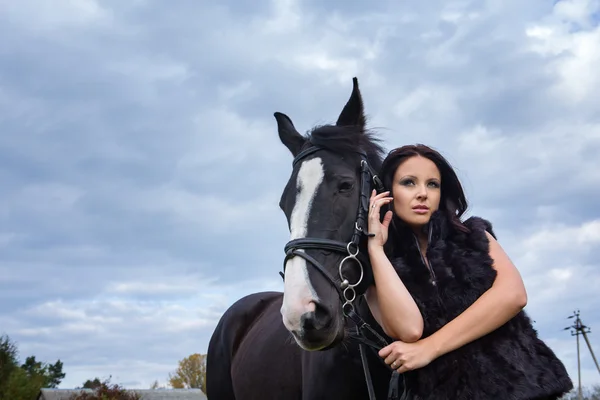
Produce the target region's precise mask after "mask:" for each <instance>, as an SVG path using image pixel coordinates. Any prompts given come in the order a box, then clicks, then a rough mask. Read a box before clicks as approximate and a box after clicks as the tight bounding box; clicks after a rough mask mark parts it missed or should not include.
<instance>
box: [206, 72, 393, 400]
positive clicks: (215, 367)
mask: <svg viewBox="0 0 600 400" xmlns="http://www.w3.org/2000/svg"><path fill="white" fill-rule="evenodd" d="M275 118H276V120H277V125H278V132H279V137H280V139H281V141H282V143H283V144H284V145H285V146H286V147H287V148H288V149H289V150H290V152H291V153H292V155H293V156H294V161H293V163H292V166H293V169H292V173H291V175H290V178H289V181H288V183H287V185H286V187H285V189H284V190H283V193H282V196H281V200H280V208H281V209H282V211H283V212H284V214H285V216H286V219H287V221H288V225H289V229H290V241H289V242H288V243H287V244H286V246H285V253H286V255H285V258H284V271H283V274H282V276H283V277H284V292H283V293H279V292H262V293H255V294H251V295H248V296H246V297H244V298H242V299H240V300H238V301H237V302H235V303H234V304H233V305H232V306H231V307H230V308H229V309H228V310H227V311H226V312H225V313H224V315H223V316H222V317H221V319H220V321H219V323H218V325H217V327H216V329H215V331H214V333H213V335H212V337H211V340H210V343H209V347H208V354H207V375H206V390H207V397H208V399H209V400H250V399H262V400H269V399H278V400H279V399H286V400H287V399H297V400H309V399H310V400H318V399H328V400H331V399H345V400H353V399H356V400H359V399H360V400H364V399H369V398H371V399H372V398H373V393H370V394H369V392H368V389H367V388H368V385H367V380H369V381H372V388H373V391H374V392H375V393H374V394H375V398H376V399H385V398H387V397H386V396H387V394H388V384H389V383H390V378H391V376H392V372H391V370H390V369H389V368H388V367H387V366H386V365H385V364H384V363H383V362H382V360H381V359H380V357H379V356H378V355H377V354H373V353H372V352H370V351H369V349H367V348H365V347H363V348H362V349H363V356H365V353H366V356H365V357H362V358H361V353H360V351H359V346H358V345H357V343H356V342H353V341H351V340H350V336H351V335H349V333H354V332H355V330H356V331H357V333H360V334H363V336H361V337H362V338H363V339H364V340H363V343H366V344H369V343H367V342H368V340H367V341H365V340H366V339H367V338H366V337H365V336H364V332H365V331H368V332H371V333H372V334H374V337H375V338H376V341H378V342H379V343H381V342H383V343H384V344H385V343H387V341H388V340H389V338H388V337H387V336H385V335H384V333H383V330H382V329H381V327H380V326H379V325H378V324H377V322H376V320H375V318H374V317H373V315H372V314H371V312H370V309H369V306H368V305H367V303H366V300H365V299H364V296H363V295H364V293H365V291H366V290H367V288H368V287H369V285H372V284H373V274H372V270H371V266H370V262H369V258H368V254H367V248H366V236H365V234H366V232H367V223H366V215H367V213H368V198H369V196H370V193H371V189H372V188H373V187H374V186H378V185H376V184H377V183H379V181H377V179H376V178H375V173H374V171H377V170H378V169H379V167H380V166H381V158H382V157H381V156H382V153H383V150H382V149H381V147H379V145H378V144H377V143H376V140H375V139H374V138H373V137H372V136H371V135H370V134H368V133H367V132H366V131H365V116H364V109H363V103H362V98H361V95H360V92H359V89H358V83H357V80H356V78H354V88H353V91H352V94H351V96H350V99H349V100H348V102H347V103H346V105H345V106H344V108H343V110H342V112H341V113H340V115H339V117H338V120H337V122H336V124H335V125H325V126H323V127H319V128H315V129H313V130H312V132H311V135H310V138H308V137H303V136H302V135H300V134H299V133H298V132H297V130H296V129H295V127H294V125H293V123H292V121H291V119H290V118H289V117H287V116H286V115H285V114H282V113H275ZM371 181H373V182H371ZM379 190H381V188H379ZM361 318H362V321H361ZM363 322H366V324H367V325H365V324H364V323H363ZM356 323H358V325H359V326H361V330H357V329H356V326H357V325H356ZM370 327H372V329H373V331H370V330H369V329H370ZM371 340H372V339H371ZM371 345H372V342H371ZM377 346H381V344H378V345H377ZM372 347H373V346H372ZM363 367H368V374H367V375H366V376H365V372H364V370H363ZM366 378H367V379H366Z"/></svg>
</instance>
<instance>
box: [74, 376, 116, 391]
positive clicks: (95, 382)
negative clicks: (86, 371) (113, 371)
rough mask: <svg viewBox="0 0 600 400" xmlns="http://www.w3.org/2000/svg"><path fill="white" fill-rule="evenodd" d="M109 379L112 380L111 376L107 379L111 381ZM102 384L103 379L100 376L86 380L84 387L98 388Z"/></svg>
mask: <svg viewBox="0 0 600 400" xmlns="http://www.w3.org/2000/svg"><path fill="white" fill-rule="evenodd" d="M109 380H110V377H109V378H108V380H107V381H109ZM101 386H102V381H101V380H100V379H98V378H94V380H93V381H91V380H89V379H88V380H87V381H85V382H84V383H83V386H82V389H97V388H99V387H101ZM78 389H79V388H78Z"/></svg>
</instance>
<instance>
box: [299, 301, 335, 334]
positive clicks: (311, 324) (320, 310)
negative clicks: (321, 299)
mask: <svg viewBox="0 0 600 400" xmlns="http://www.w3.org/2000/svg"><path fill="white" fill-rule="evenodd" d="M313 304H314V306H315V310H314V311H310V312H307V313H304V314H303V315H302V317H301V321H300V322H301V324H302V327H303V328H304V330H305V331H314V330H319V329H322V328H324V327H326V326H327V325H328V323H329V313H328V312H327V309H326V308H325V307H323V306H322V305H320V304H318V303H313Z"/></svg>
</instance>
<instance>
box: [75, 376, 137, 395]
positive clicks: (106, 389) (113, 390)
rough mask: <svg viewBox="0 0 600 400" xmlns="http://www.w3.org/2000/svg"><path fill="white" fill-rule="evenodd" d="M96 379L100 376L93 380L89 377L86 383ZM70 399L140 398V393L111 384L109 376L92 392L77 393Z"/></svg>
mask: <svg viewBox="0 0 600 400" xmlns="http://www.w3.org/2000/svg"><path fill="white" fill-rule="evenodd" d="M96 380H98V378H96V379H94V380H93V381H90V380H89V379H88V380H87V381H86V383H88V382H91V383H92V384H94V382H95V381H96ZM84 386H85V384H84ZM69 400H140V395H139V394H137V393H135V392H133V391H128V390H127V389H125V388H124V387H122V386H120V385H117V384H111V383H110V378H108V379H107V380H105V381H103V382H100V386H97V387H95V388H93V392H92V393H87V392H80V393H75V394H72V395H71V396H70V397H69Z"/></svg>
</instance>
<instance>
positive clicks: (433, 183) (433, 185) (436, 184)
mask: <svg viewBox="0 0 600 400" xmlns="http://www.w3.org/2000/svg"><path fill="white" fill-rule="evenodd" d="M429 186H430V187H432V188H436V189H437V188H439V187H440V184H439V183H437V182H429Z"/></svg>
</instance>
